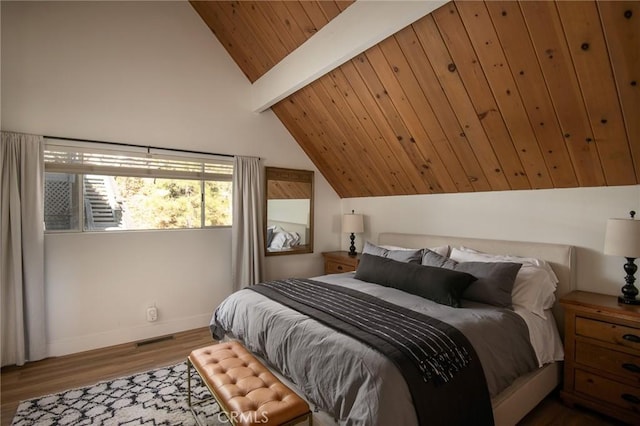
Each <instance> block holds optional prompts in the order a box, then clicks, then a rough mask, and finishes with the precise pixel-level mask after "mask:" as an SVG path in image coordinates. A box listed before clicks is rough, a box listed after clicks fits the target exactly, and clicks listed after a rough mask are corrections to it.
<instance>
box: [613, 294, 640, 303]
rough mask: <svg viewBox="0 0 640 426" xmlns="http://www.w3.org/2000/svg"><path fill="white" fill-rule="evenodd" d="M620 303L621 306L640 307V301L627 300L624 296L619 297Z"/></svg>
mask: <svg viewBox="0 0 640 426" xmlns="http://www.w3.org/2000/svg"><path fill="white" fill-rule="evenodd" d="M618 303H619V304H621V305H640V300H638V299H625V298H624V297H622V296H618Z"/></svg>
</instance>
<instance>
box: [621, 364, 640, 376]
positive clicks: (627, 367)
mask: <svg viewBox="0 0 640 426" xmlns="http://www.w3.org/2000/svg"><path fill="white" fill-rule="evenodd" d="M622 368H624V369H625V370H628V371H631V372H632V373H640V367H638V366H637V365H635V364H631V363H628V362H625V363H624V364H622Z"/></svg>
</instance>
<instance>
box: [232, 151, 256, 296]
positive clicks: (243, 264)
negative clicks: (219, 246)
mask: <svg viewBox="0 0 640 426" xmlns="http://www.w3.org/2000/svg"><path fill="white" fill-rule="evenodd" d="M263 203H264V184H263V176H262V173H261V170H260V159H259V158H255V157H235V159H234V166H233V226H232V231H231V236H232V240H231V247H232V248H231V249H232V252H231V267H232V270H231V279H232V281H233V289H234V290H239V289H241V288H243V287H246V286H248V285H253V284H257V283H259V282H260V281H261V280H262V251H263V250H264V248H263V241H264V237H263V235H264V234H263V232H264V231H263V229H262V228H263V226H262V222H263V213H262V212H263V209H264V208H263Z"/></svg>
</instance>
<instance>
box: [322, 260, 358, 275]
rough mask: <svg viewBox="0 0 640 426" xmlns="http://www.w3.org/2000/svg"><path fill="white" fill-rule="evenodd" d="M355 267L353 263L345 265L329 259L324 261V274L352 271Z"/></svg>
mask: <svg viewBox="0 0 640 426" xmlns="http://www.w3.org/2000/svg"><path fill="white" fill-rule="evenodd" d="M355 270H356V268H355V267H354V266H353V265H345V264H344V263H338V262H334V261H331V260H327V261H326V263H325V273H326V274H340V273H342V272H353V271H355Z"/></svg>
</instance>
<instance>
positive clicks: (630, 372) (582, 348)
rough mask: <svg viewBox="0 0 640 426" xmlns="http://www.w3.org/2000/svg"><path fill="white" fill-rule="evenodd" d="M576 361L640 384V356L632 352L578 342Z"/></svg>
mask: <svg viewBox="0 0 640 426" xmlns="http://www.w3.org/2000/svg"><path fill="white" fill-rule="evenodd" d="M576 362H577V363H579V364H582V365H586V366H589V367H592V368H595V369H599V370H602V371H606V372H609V373H612V374H615V375H618V376H622V377H625V378H626V379H627V380H635V381H637V382H638V383H639V384H640V357H637V356H634V355H632V354H628V353H625V352H618V351H612V350H610V349H606V348H603V347H601V346H597V345H592V344H589V343H584V342H576Z"/></svg>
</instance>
